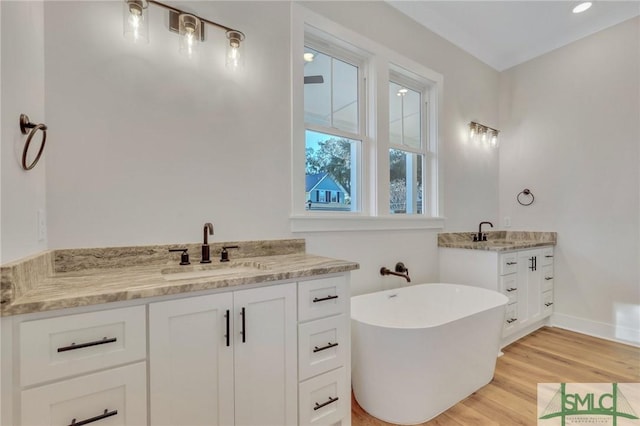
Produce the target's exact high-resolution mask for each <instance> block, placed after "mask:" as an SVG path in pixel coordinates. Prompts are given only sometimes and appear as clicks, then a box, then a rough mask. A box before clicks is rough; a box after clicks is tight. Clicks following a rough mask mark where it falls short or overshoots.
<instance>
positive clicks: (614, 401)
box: [539, 383, 639, 426]
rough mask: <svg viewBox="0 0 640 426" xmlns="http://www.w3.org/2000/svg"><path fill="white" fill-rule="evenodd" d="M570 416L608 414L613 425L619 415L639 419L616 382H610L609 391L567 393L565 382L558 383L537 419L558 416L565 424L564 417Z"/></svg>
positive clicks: (563, 425) (616, 422)
mask: <svg viewBox="0 0 640 426" xmlns="http://www.w3.org/2000/svg"><path fill="white" fill-rule="evenodd" d="M570 416H608V417H611V419H612V420H613V426H617V424H618V418H619V417H622V418H626V419H632V420H638V419H639V418H638V416H637V414H636V412H635V411H634V410H633V408H632V407H631V404H630V403H629V401H628V400H627V398H626V397H625V396H624V395H623V394H622V392H621V391H620V389H619V388H618V384H617V383H612V384H611V393H608V392H607V393H596V392H582V393H579V392H575V393H569V392H567V388H566V383H560V389H558V391H557V392H556V393H555V394H554V395H553V398H551V401H550V402H549V404H548V405H547V407H546V408H545V409H544V411H543V412H542V415H541V416H540V417H539V419H540V420H546V419H551V418H554V417H560V419H561V421H562V423H561V424H562V426H565V424H566V419H567V417H570Z"/></svg>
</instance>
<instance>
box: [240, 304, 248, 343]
mask: <svg viewBox="0 0 640 426" xmlns="http://www.w3.org/2000/svg"><path fill="white" fill-rule="evenodd" d="M240 315H241V316H242V331H241V332H240V334H242V343H245V342H246V341H247V328H246V324H245V318H246V316H247V314H246V312H245V310H244V308H242V312H240Z"/></svg>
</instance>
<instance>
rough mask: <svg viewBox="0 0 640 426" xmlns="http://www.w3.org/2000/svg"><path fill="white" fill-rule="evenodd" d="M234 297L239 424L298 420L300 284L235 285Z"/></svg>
mask: <svg viewBox="0 0 640 426" xmlns="http://www.w3.org/2000/svg"><path fill="white" fill-rule="evenodd" d="M233 298H234V316H235V322H236V327H235V329H234V339H233V340H234V352H235V354H234V356H235V365H234V371H235V424H236V425H262V426H267V425H279V426H281V425H289V424H295V423H296V417H297V416H296V411H297V409H296V404H297V398H296V395H297V374H296V370H297V338H296V329H297V318H296V285H295V283H291V284H282V285H276V286H271V287H262V288H256V289H251V290H242V291H237V292H234V296H233ZM182 424H186V423H182Z"/></svg>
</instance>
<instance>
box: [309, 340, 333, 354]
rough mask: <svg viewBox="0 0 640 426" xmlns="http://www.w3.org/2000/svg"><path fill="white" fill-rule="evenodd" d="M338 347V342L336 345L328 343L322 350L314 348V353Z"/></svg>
mask: <svg viewBox="0 0 640 426" xmlns="http://www.w3.org/2000/svg"><path fill="white" fill-rule="evenodd" d="M336 346H338V342H336V343H327V346H323V347H321V348H319V347H317V346H316V347H314V348H313V353H316V352H320V351H324V350H325V349H331V348H335V347H336Z"/></svg>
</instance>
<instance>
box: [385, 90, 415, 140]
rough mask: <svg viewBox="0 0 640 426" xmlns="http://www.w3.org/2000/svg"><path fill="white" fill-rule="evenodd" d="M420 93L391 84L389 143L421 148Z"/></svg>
mask: <svg viewBox="0 0 640 426" xmlns="http://www.w3.org/2000/svg"><path fill="white" fill-rule="evenodd" d="M420 98H421V95H420V92H416V91H415V90H412V89H409V88H407V87H404V86H402V85H400V84H398V83H394V82H393V81H390V82H389V141H390V142H391V143H392V144H396V145H407V146H410V147H412V148H417V149H419V148H421V146H422V143H421V142H422V141H421V127H422V126H421V118H422V114H421V111H420V106H421V101H420Z"/></svg>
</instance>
